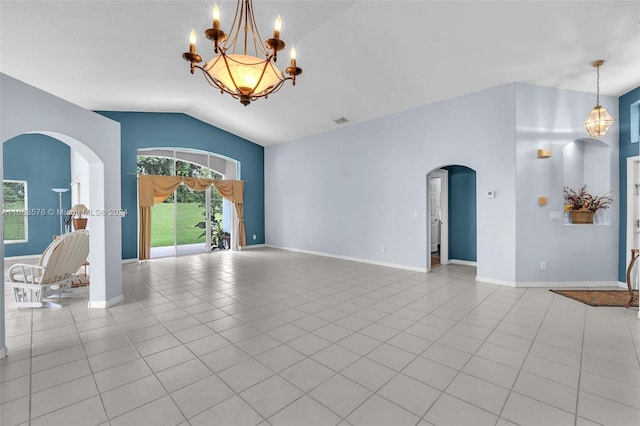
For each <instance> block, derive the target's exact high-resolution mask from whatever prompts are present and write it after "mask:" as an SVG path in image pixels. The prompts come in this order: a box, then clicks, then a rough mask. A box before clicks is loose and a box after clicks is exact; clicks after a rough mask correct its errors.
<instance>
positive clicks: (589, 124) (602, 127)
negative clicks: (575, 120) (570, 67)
mask: <svg viewBox="0 0 640 426" xmlns="http://www.w3.org/2000/svg"><path fill="white" fill-rule="evenodd" d="M602 64H604V61H603V60H602V59H600V60H598V61H595V62H593V63H592V64H591V66H593V67H594V68H595V69H596V75H597V83H596V106H594V107H593V110H591V114H589V117H587V121H585V122H584V128H585V130H586V131H587V133H589V136H591V137H592V138H595V137H599V136H606V135H607V132H608V131H609V127H611V125H612V124H613V117H611V114H609V111H607V109H606V108H603V107H602V106H600V66H601V65H602Z"/></svg>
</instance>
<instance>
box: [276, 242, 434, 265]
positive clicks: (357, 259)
mask: <svg viewBox="0 0 640 426" xmlns="http://www.w3.org/2000/svg"><path fill="white" fill-rule="evenodd" d="M266 247H271V248H275V249H280V250H287V251H293V252H297V253H306V254H313V255H316V256H323V257H331V258H334V259H341V260H349V261H352V262H360V263H368V264H370V265H377V266H386V267H388V268H395V269H404V270H406V271H414V272H427V268H419V267H416V266H408V265H398V264H396V263H388V262H380V261H377V260H371V259H361V258H358V257H350V256H341V255H336V254H330V253H323V252H319V251H310V250H301V249H296V248H290V247H280V246H273V245H270V244H266Z"/></svg>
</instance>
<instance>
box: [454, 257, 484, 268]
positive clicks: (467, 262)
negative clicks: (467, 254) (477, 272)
mask: <svg viewBox="0 0 640 426" xmlns="http://www.w3.org/2000/svg"><path fill="white" fill-rule="evenodd" d="M449 263H453V264H456V265H465V266H475V267H477V266H478V262H472V261H471V260H460V259H449Z"/></svg>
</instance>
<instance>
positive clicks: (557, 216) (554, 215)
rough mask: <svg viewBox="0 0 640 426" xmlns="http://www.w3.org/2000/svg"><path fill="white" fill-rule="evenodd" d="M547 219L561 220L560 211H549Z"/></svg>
mask: <svg viewBox="0 0 640 426" xmlns="http://www.w3.org/2000/svg"><path fill="white" fill-rule="evenodd" d="M549 220H562V212H550V213H549Z"/></svg>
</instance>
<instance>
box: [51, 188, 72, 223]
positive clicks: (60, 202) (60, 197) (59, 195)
mask: <svg viewBox="0 0 640 426" xmlns="http://www.w3.org/2000/svg"><path fill="white" fill-rule="evenodd" d="M51 190H52V191H53V192H57V193H58V216H60V235H62V234H63V233H64V225H63V222H64V221H63V219H62V216H64V215H63V211H62V194H64V193H65V192H69V189H68V188H51Z"/></svg>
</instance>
